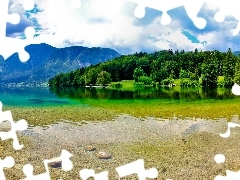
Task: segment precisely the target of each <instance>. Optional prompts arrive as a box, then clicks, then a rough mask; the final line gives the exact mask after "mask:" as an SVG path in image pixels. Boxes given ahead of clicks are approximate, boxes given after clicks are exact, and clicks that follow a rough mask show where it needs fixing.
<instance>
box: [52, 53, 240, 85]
mask: <svg viewBox="0 0 240 180" xmlns="http://www.w3.org/2000/svg"><path fill="white" fill-rule="evenodd" d="M122 80H134V85H152V86H157V85H165V86H172V85H173V86H174V85H176V82H177V84H179V85H180V86H195V87H196V86H202V87H216V86H221V87H223V86H224V87H231V86H232V85H233V84H234V82H236V83H238V82H240V56H238V57H237V56H235V55H234V54H233V53H232V51H231V49H228V51H227V52H219V51H217V50H213V51H198V50H197V49H195V51H190V52H185V51H181V52H179V51H175V52H173V51H172V50H162V51H158V52H154V53H150V54H149V53H143V52H140V53H135V54H131V55H122V56H120V57H117V58H115V59H113V60H109V61H106V62H104V63H99V64H97V65H91V66H88V67H83V68H81V69H77V70H75V71H71V72H69V73H60V74H58V75H56V76H55V77H54V78H51V79H49V82H48V83H49V86H91V85H103V86H106V85H107V84H110V83H111V82H119V83H114V86H116V87H121V86H122V85H121V83H122V82H121V83H120V81H122ZM176 80H177V81H176Z"/></svg>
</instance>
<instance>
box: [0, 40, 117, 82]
mask: <svg viewBox="0 0 240 180" xmlns="http://www.w3.org/2000/svg"><path fill="white" fill-rule="evenodd" d="M26 51H27V52H28V53H29V54H30V59H29V60H28V61H27V62H25V63H22V62H21V61H20V60H19V58H18V55H17V54H16V53H15V54H14V55H12V56H11V57H9V58H8V59H6V60H3V58H2V57H1V56H0V84H9V83H15V84H16V83H20V84H23V85H28V84H34V85H39V84H42V83H47V81H48V80H49V78H52V77H54V76H55V75H56V74H57V73H59V72H64V73H66V72H70V71H73V70H75V69H77V68H79V67H85V66H88V65H90V64H97V63H99V62H104V61H106V60H109V59H113V58H115V57H119V56H120V54H119V53H118V52H116V51H115V50H113V49H109V48H99V47H93V48H88V47H81V46H71V47H65V48H55V47H52V46H50V45H48V44H31V45H29V46H27V47H26Z"/></svg>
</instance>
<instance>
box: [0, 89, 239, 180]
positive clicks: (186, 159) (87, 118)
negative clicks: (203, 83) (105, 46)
mask: <svg viewBox="0 0 240 180" xmlns="http://www.w3.org/2000/svg"><path fill="white" fill-rule="evenodd" d="M0 101H1V102H2V103H3V109H4V110H11V112H12V115H13V119H14V120H16V121H17V120H19V119H26V120H27V122H28V123H29V127H28V129H27V130H26V131H24V132H21V133H19V134H18V136H19V139H20V143H23V144H24V148H23V150H22V151H21V153H16V152H15V151H14V150H13V149H12V145H11V143H10V144H8V143H9V141H0V143H1V147H2V148H3V150H2V151H1V152H0V155H1V156H2V157H5V156H7V155H9V154H11V155H12V156H13V157H14V159H15V160H16V162H17V165H16V168H12V169H11V170H7V171H6V172H7V173H8V174H7V175H8V176H7V177H15V179H22V178H24V175H23V174H21V173H19V170H20V171H21V168H22V166H23V165H24V164H26V163H31V164H32V165H33V166H34V173H35V174H40V173H42V172H45V169H44V166H43V165H42V161H43V159H46V158H48V159H49V158H53V157H58V156H59V155H60V153H61V150H62V149H66V150H68V151H69V152H71V153H72V154H73V155H74V158H73V159H72V160H73V163H74V169H73V170H72V171H71V172H70V173H68V172H64V173H63V171H62V170H61V169H60V168H51V177H52V178H53V179H59V178H63V179H77V178H79V171H80V170H81V169H83V168H91V169H92V168H93V169H94V170H96V172H101V171H103V170H108V171H109V173H110V174H109V177H110V179H114V178H116V177H117V174H116V172H115V168H116V167H119V166H122V165H124V164H127V163H130V162H133V161H136V160H138V159H144V161H145V168H152V167H155V168H157V170H158V173H159V174H158V179H167V178H173V179H188V178H189V177H191V178H192V179H198V178H201V179H213V177H215V176H216V175H218V174H224V172H225V169H226V168H227V169H231V170H234V171H237V170H239V168H240V161H238V158H236V157H240V151H239V150H238V149H239V146H237V144H236V143H237V142H238V140H239V137H238V136H239V135H240V134H239V130H238V129H237V128H235V129H234V130H233V132H234V134H233V135H232V136H231V138H229V139H228V140H226V139H223V138H221V137H220V136H219V133H224V132H225V131H226V122H227V121H230V120H232V119H233V117H235V121H236V122H239V119H238V117H237V116H235V115H238V114H239V113H240V108H239V103H240V98H239V96H235V95H233V94H232V93H231V89H225V88H219V89H201V88H199V89H196V88H184V89H181V88H179V87H174V88H151V87H138V88H135V89H134V90H129V91H125V90H121V89H114V90H112V89H108V88H105V89H103V88H77V87H64V88H49V87H1V88H0ZM1 128H4V126H1ZM88 145H93V146H95V147H96V151H93V152H87V151H86V147H87V146H88ZM99 151H104V152H107V153H110V154H111V155H112V156H113V158H112V159H110V160H102V159H98V158H97V157H96V153H97V152H99ZM218 153H222V154H224V155H226V157H227V158H228V160H227V162H226V163H224V164H223V165H219V164H217V163H216V162H215V161H214V159H213V158H214V156H215V155H216V154H218ZM126 179H137V177H136V176H131V177H130V178H126Z"/></svg>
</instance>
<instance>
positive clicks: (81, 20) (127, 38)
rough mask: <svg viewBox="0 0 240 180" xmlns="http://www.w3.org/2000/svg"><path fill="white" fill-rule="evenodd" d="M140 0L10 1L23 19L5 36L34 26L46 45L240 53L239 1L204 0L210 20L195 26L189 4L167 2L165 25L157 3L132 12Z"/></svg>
mask: <svg viewBox="0 0 240 180" xmlns="http://www.w3.org/2000/svg"><path fill="white" fill-rule="evenodd" d="M25 1H26V0H25ZM136 1H137V0H81V6H80V7H79V8H73V7H72V6H71V0H35V1H34V3H35V5H34V9H32V10H30V11H26V10H25V9H24V8H23V4H22V2H24V1H23V0H10V3H9V13H18V14H19V15H20V18H21V20H20V23H19V24H17V25H12V24H9V23H8V24H7V29H6V34H7V36H8V37H14V38H24V29H25V28H26V27H29V26H31V27H34V28H35V30H36V34H35V38H34V42H35V43H47V44H49V45H52V46H54V47H58V48H62V47H69V46H85V47H104V48H112V49H114V50H116V51H118V52H119V53H120V54H131V53H135V52H140V51H142V52H154V51H159V50H163V49H173V50H177V49H178V50H185V51H191V50H194V49H195V48H197V49H199V50H219V51H227V50H228V48H231V49H232V51H240V43H239V42H240V33H237V34H236V35H235V36H233V30H234V29H235V28H236V27H237V25H238V19H239V20H240V13H239V12H238V9H237V7H240V5H239V6H237V5H236V2H237V1H236V0H228V1H226V2H227V3H225V2H224V1H221V0H219V1H215V2H219V3H222V4H217V5H216V3H215V4H214V3H212V4H211V3H209V2H207V1H206V2H205V3H204V4H203V5H202V6H200V7H201V8H200V10H199V13H198V14H197V16H198V17H201V18H204V19H206V22H207V25H206V27H205V28H203V29H199V28H197V27H196V26H195V25H194V21H192V19H190V18H189V16H188V12H187V10H186V8H185V7H184V6H181V5H180V6H177V7H174V8H171V6H172V5H171V4H169V11H167V13H168V14H169V15H170V17H171V22H170V23H169V24H167V25H162V24H161V19H162V17H163V13H162V11H161V10H159V8H157V7H159V6H154V7H156V9H153V8H149V7H151V6H150V4H149V7H146V9H145V10H146V11H145V16H144V17H142V18H138V17H136V16H135V14H134V11H135V9H136V7H137V4H136V3H134V2H136ZM139 1H140V0H139ZM154 1H155V2H154ZM164 1H165V2H169V1H166V0H162V2H164ZM200 1H201V0H200ZM212 1H213V0H212ZM146 2H154V3H158V2H160V1H158V2H157V1H156V0H148V1H146ZM238 3H239V2H238ZM172 4H174V3H172ZM194 5H195V4H194ZM194 5H192V6H194ZM147 6H148V5H147ZM196 6H197V5H196ZM190 9H191V8H190ZM192 9H194V8H192ZM218 10H222V11H223V10H224V12H225V13H226V16H225V19H223V22H217V21H216V20H215V19H214V15H215V14H216V13H217V12H218ZM192 12H193V11H192ZM196 12H198V11H196ZM238 17H239V18H238Z"/></svg>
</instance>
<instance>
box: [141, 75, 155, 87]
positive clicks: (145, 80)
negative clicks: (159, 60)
mask: <svg viewBox="0 0 240 180" xmlns="http://www.w3.org/2000/svg"><path fill="white" fill-rule="evenodd" d="M138 81H139V82H140V83H143V84H144V85H151V84H152V78H151V77H148V76H141V77H140V78H139V79H138Z"/></svg>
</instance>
